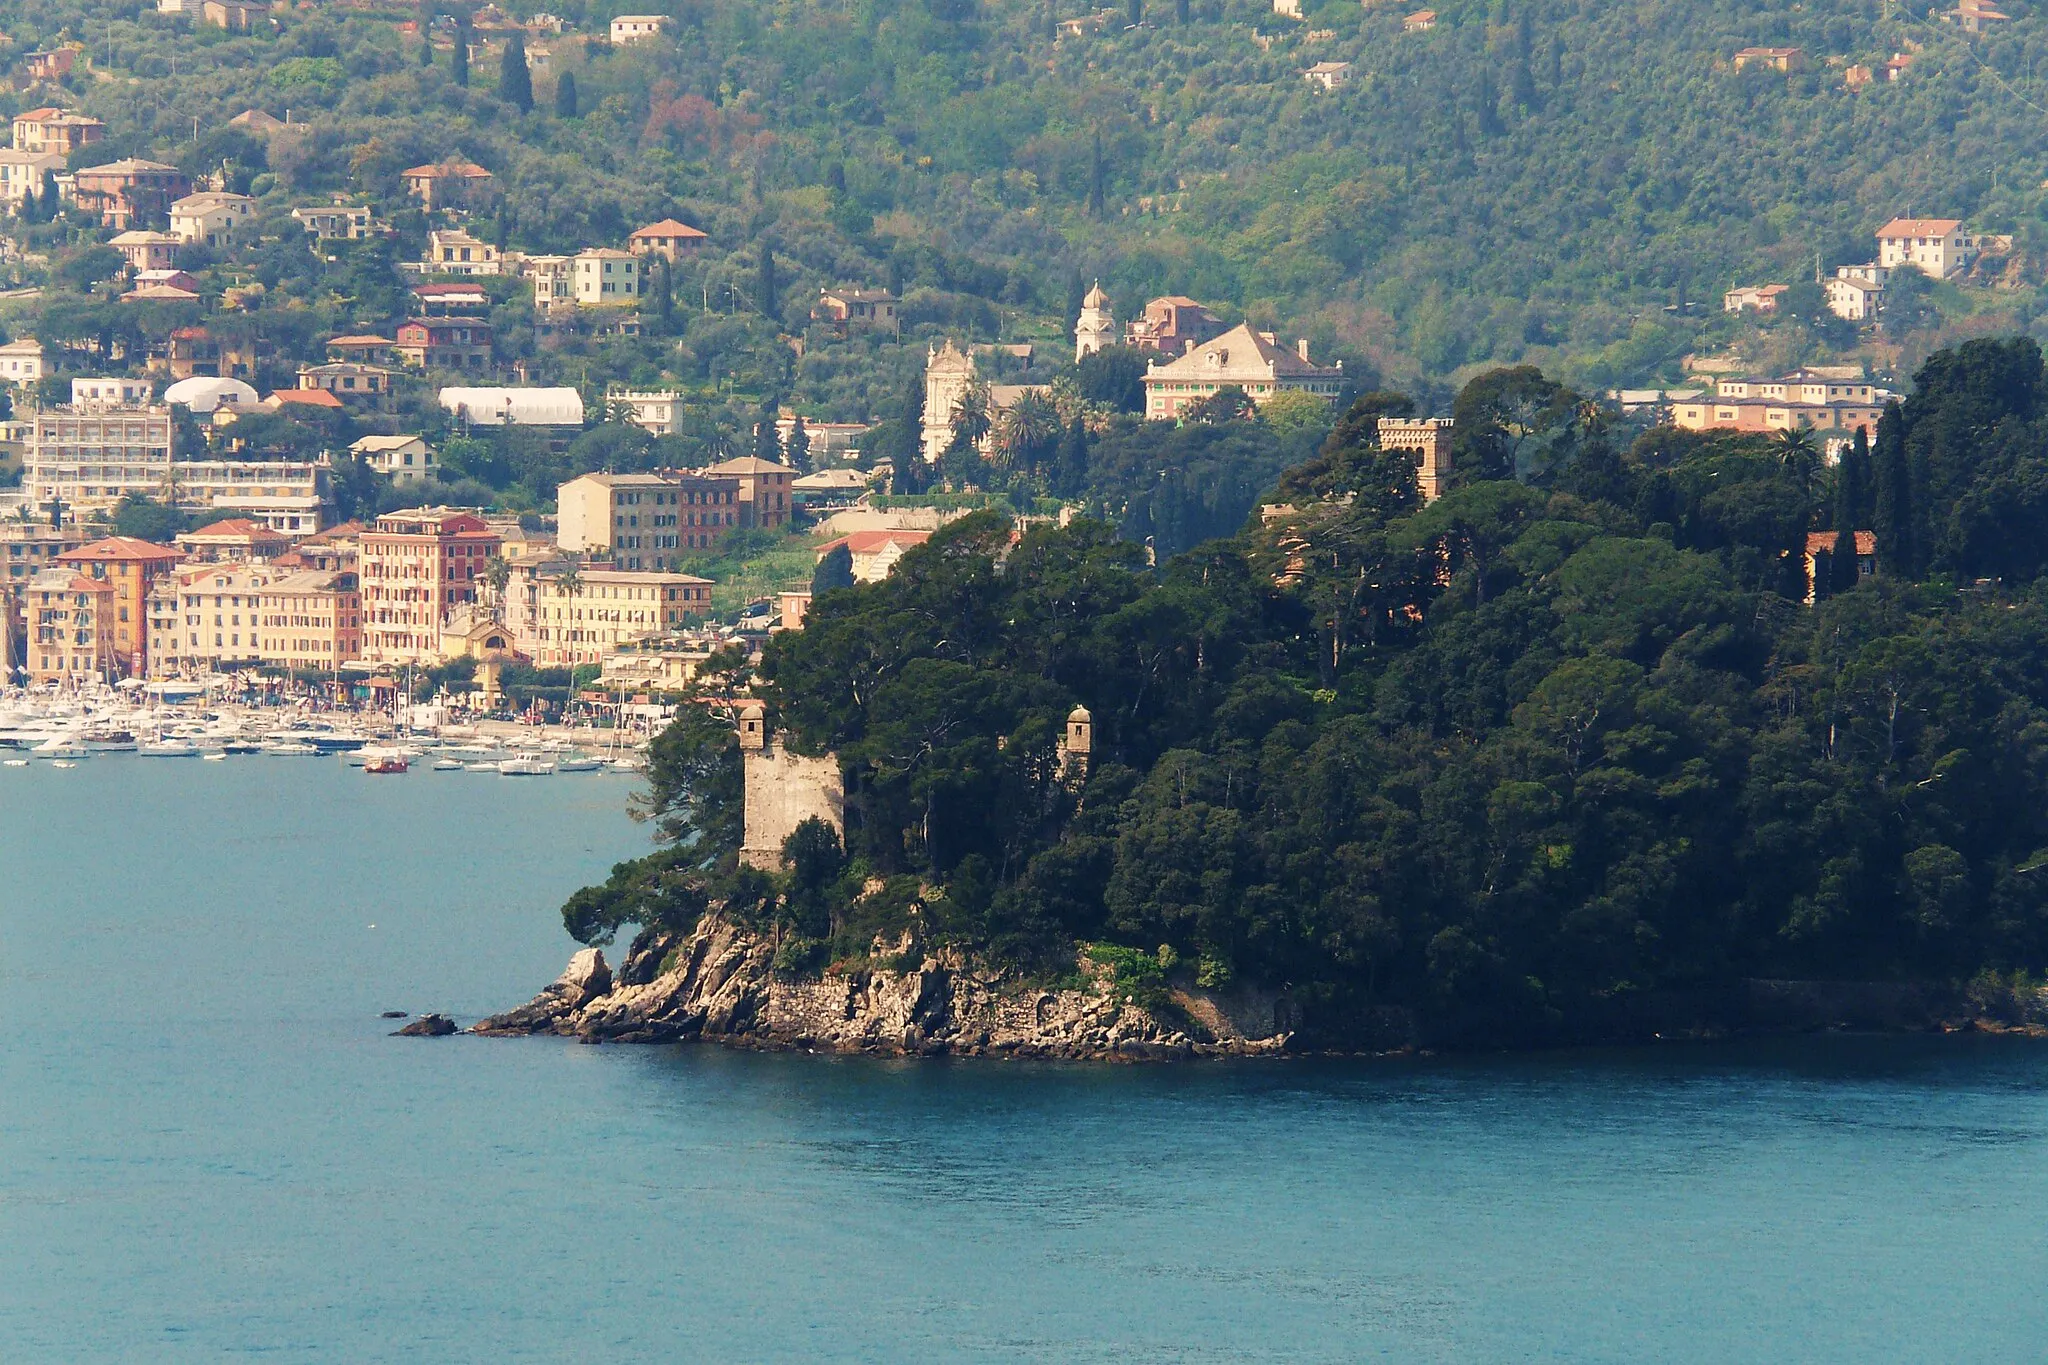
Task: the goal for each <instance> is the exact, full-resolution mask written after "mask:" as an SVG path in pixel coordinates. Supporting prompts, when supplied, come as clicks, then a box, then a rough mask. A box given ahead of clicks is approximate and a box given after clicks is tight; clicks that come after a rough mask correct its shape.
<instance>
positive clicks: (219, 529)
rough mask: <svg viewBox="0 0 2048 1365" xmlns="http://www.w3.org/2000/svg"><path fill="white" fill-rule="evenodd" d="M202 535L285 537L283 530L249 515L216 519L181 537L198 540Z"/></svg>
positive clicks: (260, 537)
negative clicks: (253, 518)
mask: <svg viewBox="0 0 2048 1365" xmlns="http://www.w3.org/2000/svg"><path fill="white" fill-rule="evenodd" d="M201 536H255V537H257V538H259V539H262V540H283V539H285V536H284V535H283V533H282V532H279V531H273V530H272V529H271V528H270V527H268V526H265V525H264V524H263V523H262V522H260V521H251V520H249V519H248V518H247V517H229V518H227V519H226V520H224V521H216V522H213V523H211V524H210V525H206V526H202V527H200V528H199V529H198V530H196V531H187V532H185V534H184V536H182V537H180V539H192V540H196V539H198V538H199V537H201Z"/></svg>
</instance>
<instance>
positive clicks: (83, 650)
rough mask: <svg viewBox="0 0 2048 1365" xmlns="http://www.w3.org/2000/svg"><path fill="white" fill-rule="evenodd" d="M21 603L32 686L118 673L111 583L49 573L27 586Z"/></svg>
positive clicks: (56, 571)
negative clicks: (25, 624) (116, 669)
mask: <svg viewBox="0 0 2048 1365" xmlns="http://www.w3.org/2000/svg"><path fill="white" fill-rule="evenodd" d="M21 604H22V615H23V617H24V618H25V619H26V623H27V626H28V649H27V651H26V658H25V660H24V662H25V663H26V665H27V668H28V677H29V681H30V682H32V683H46V682H66V681H71V680H77V681H80V682H85V681H93V680H104V679H105V678H106V676H107V674H108V673H110V672H112V671H114V669H115V667H116V663H115V659H114V640H113V628H112V624H111V622H112V618H113V613H114V585H113V584H111V583H108V582H106V581H105V580H103V579H98V578H88V577H87V576H86V575H84V574H81V573H74V572H72V571H71V570H69V569H45V570H43V571H42V572H41V573H39V574H37V575H36V576H35V577H34V578H31V579H30V580H29V581H28V582H27V584H26V585H24V586H23V588H22V590H21Z"/></svg>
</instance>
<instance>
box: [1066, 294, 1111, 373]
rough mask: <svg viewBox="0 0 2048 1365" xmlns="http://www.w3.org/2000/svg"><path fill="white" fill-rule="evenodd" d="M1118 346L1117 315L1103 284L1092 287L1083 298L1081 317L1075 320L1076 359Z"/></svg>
mask: <svg viewBox="0 0 2048 1365" xmlns="http://www.w3.org/2000/svg"><path fill="white" fill-rule="evenodd" d="M1114 345H1116V314H1115V312H1114V311H1113V310H1112V309H1111V308H1110V305H1109V294H1108V293H1107V292H1106V291H1104V289H1103V287H1102V282H1101V281H1100V280H1097V281H1096V282H1095V283H1094V284H1092V285H1090V286H1089V288H1088V292H1087V293H1086V294H1085V295H1083V296H1082V298H1081V316H1080V317H1078V318H1076V319H1075V320H1074V359H1075V361H1076V362H1078V361H1080V360H1081V359H1082V358H1083V357H1085V356H1091V355H1094V354H1095V353H1096V352H1097V351H1099V350H1101V349H1102V348H1103V347H1105V346H1114Z"/></svg>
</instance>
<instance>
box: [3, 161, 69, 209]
mask: <svg viewBox="0 0 2048 1365" xmlns="http://www.w3.org/2000/svg"><path fill="white" fill-rule="evenodd" d="M63 170H64V154H63V153H62V152H30V151H24V150H22V149H21V148H19V147H6V148H0V203H5V204H8V205H16V204H19V203H20V202H21V201H22V200H23V199H24V198H25V197H26V196H28V195H30V194H41V193H42V192H43V176H44V175H45V174H46V173H51V172H55V173H61V172H62V171H63Z"/></svg>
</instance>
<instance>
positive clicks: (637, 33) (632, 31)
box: [612, 14, 668, 47]
mask: <svg viewBox="0 0 2048 1365" xmlns="http://www.w3.org/2000/svg"><path fill="white" fill-rule="evenodd" d="M667 25H668V16H667V15H665V14H621V15H619V16H618V17H617V18H616V19H613V20H612V45H613V46H614V47H621V46H624V45H625V44H627V43H645V42H649V41H651V40H653V39H655V38H659V37H660V36H661V31H662V29H663V28H665V27H667Z"/></svg>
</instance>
